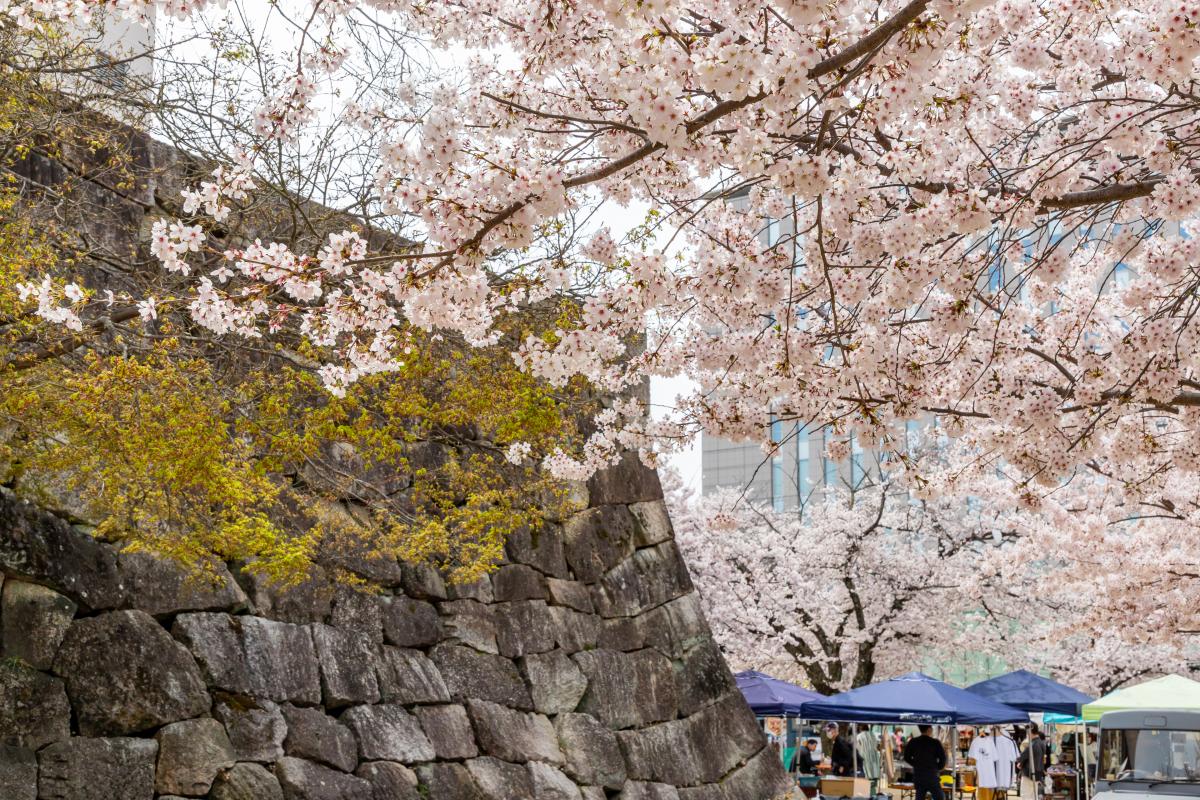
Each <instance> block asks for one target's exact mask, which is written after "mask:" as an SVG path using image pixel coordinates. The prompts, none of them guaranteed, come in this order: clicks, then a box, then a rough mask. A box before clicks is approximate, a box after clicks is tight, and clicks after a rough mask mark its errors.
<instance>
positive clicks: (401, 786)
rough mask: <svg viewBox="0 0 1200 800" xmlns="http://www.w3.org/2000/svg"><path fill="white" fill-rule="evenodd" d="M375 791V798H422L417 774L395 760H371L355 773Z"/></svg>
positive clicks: (391, 799)
mask: <svg viewBox="0 0 1200 800" xmlns="http://www.w3.org/2000/svg"><path fill="white" fill-rule="evenodd" d="M354 774H355V775H357V776H358V777H360V778H362V779H363V780H364V781H366V782H367V783H369V784H371V790H372V791H373V792H374V793H375V800H421V795H420V793H419V792H418V791H417V774H416V773H415V772H413V771H412V770H411V769H409V768H408V767H406V766H404V765H403V764H397V763H396V762H394V761H371V762H368V763H366V764H363V765H362V766H360V767H359V768H358V770H356V771H355V773H354Z"/></svg>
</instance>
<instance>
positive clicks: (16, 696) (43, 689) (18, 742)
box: [0, 660, 71, 750]
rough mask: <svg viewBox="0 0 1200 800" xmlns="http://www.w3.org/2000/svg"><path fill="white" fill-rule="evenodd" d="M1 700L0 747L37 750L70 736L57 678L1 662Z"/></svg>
mask: <svg viewBox="0 0 1200 800" xmlns="http://www.w3.org/2000/svg"><path fill="white" fill-rule="evenodd" d="M0 698H2V700H3V701H2V702H0V744H3V745H7V746H10V747H26V748H29V749H31V750H37V749H38V748H40V747H42V746H43V745H47V744H50V743H51V742H57V741H59V740H61V739H66V738H67V737H68V736H70V735H71V706H70V704H69V703H68V702H67V691H66V688H65V687H64V685H63V682H62V681H61V680H59V679H58V678H52V677H50V676H49V675H46V674H45V673H42V672H38V671H37V670H34V669H30V668H29V667H27V666H25V665H24V664H21V663H19V662H16V661H3V660H0Z"/></svg>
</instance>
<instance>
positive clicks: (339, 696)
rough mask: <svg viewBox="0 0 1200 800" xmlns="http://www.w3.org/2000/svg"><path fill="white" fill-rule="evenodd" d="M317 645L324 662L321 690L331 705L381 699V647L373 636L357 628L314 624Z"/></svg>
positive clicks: (345, 704)
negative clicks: (356, 629) (379, 669)
mask: <svg viewBox="0 0 1200 800" xmlns="http://www.w3.org/2000/svg"><path fill="white" fill-rule="evenodd" d="M312 638H313V644H314V645H315V646H316V649H317V661H318V663H319V664H320V665H321V691H322V693H323V695H324V697H325V705H326V707H328V708H331V709H333V708H341V707H342V706H348V705H351V704H353V703H375V702H378V701H379V680H378V678H377V677H376V675H375V670H376V667H377V666H378V663H379V655H378V651H377V648H376V646H375V644H374V643H372V641H371V639H370V637H368V636H365V635H363V634H361V633H358V632H356V631H348V630H343V629H340V628H333V627H330V626H329V625H313V626H312Z"/></svg>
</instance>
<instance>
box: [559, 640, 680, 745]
mask: <svg viewBox="0 0 1200 800" xmlns="http://www.w3.org/2000/svg"><path fill="white" fill-rule="evenodd" d="M572 658H574V659H575V663H576V664H578V665H579V668H580V669H581V670H583V674H584V675H585V676H586V677H587V679H588V689H587V692H586V693H584V695H583V700H582V701H580V704H579V710H580V711H585V712H587V713H589V714H592V715H593V716H595V717H597V718H598V719H600V721H602V722H603V723H604V724H605V725H607V726H608V727H610V728H629V727H633V726H635V725H646V724H648V723H651V722H661V721H663V720H668V719H673V718H674V717H675V712H676V708H677V706H678V694H677V692H676V689H675V675H674V672H673V671H672V669H671V662H670V661H669V660H668V659H667V658H666V657H665V656H663V655H662V654H661V653H659V652H657V651H655V650H638V651H635V652H633V653H621V652H618V651H616V650H591V651H588V652H584V653H576V654H575V655H574V656H572Z"/></svg>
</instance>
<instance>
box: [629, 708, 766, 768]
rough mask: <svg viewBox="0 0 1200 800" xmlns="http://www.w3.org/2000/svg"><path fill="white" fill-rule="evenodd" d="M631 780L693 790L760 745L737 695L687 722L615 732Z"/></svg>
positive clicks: (752, 721) (758, 731)
mask: <svg viewBox="0 0 1200 800" xmlns="http://www.w3.org/2000/svg"><path fill="white" fill-rule="evenodd" d="M617 741H618V742H619V743H620V745H621V751H622V753H624V755H625V765H626V768H627V770H628V772H629V777H630V778H631V779H633V780H639V781H652V782H658V783H669V784H672V785H674V786H695V785H698V784H701V783H714V782H716V781H718V780H720V779H721V778H723V777H724V776H725V775H726V774H727V773H729V772H730V770H732V769H733V768H734V767H736V766H738V765H739V764H741V763H743V762H745V761H746V760H747V759H749V758H750V757H751V756H753V755H754V754H755V753H757V752H758V751H759V750H761V749H762V748H763V746H764V745H765V741H766V740H765V738H764V736H763V732H762V729H761V728H760V727H759V726H758V722H757V721H756V720H755V718H754V714H753V713H751V711H750V709H749V707H748V706H747V705H746V701H745V699H744V698H743V697H742V696H741V694H740V693H735V694H731V695H729V696H728V697H727V698H725V699H724V700H721V701H720V702H718V703H715V704H713V705H710V706H708V707H706V708H704V709H703V710H702V711H699V712H698V713H696V714H693V715H692V716H690V717H688V718H687V719H681V720H675V721H672V722H664V723H661V724H659V725H651V726H649V727H646V728H641V729H639V730H627V731H618V732H617Z"/></svg>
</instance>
